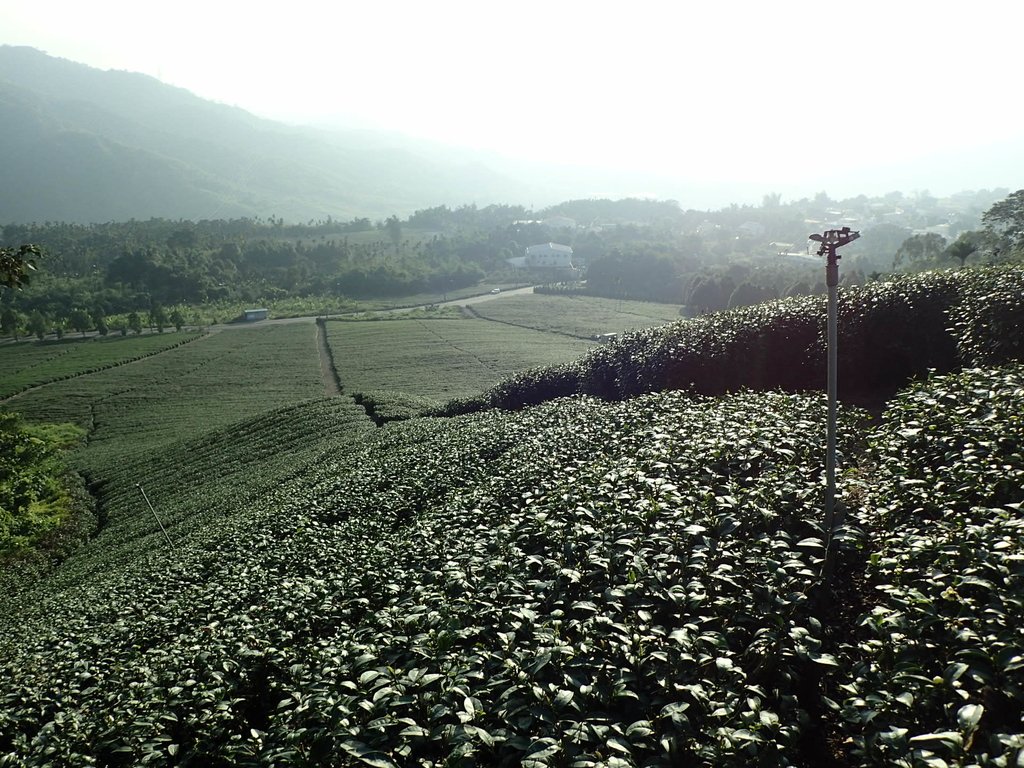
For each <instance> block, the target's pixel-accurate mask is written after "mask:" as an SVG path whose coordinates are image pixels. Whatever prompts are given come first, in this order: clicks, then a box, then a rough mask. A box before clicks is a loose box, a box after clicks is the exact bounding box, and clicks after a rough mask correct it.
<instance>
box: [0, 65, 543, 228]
mask: <svg viewBox="0 0 1024 768" xmlns="http://www.w3.org/2000/svg"><path fill="white" fill-rule="evenodd" d="M0 125H2V126H3V128H2V132H0V168H2V172H3V180H4V181H3V184H2V186H0V223H4V222H12V221H19V222H23V221H75V222H90V221H111V220H126V219H130V218H149V217H152V216H159V217H165V218H186V219H212V218H230V217H235V216H264V217H266V216H272V215H273V216H280V217H284V218H285V219H288V220H292V221H305V220H308V219H310V218H324V217H326V216H328V215H330V216H333V217H334V218H336V219H338V218H340V219H346V218H351V217H355V216H370V217H376V216H386V215H389V214H391V213H394V212H398V213H409V212H412V210H414V209H416V208H422V207H427V206H432V205H440V204H452V205H458V204H463V203H471V202H477V203H480V204H485V203H489V202H498V201H501V202H513V201H519V200H527V199H529V197H530V194H531V190H530V189H529V186H528V185H525V184H522V183H521V182H517V181H515V180H513V179H511V178H508V177H506V176H503V175H502V174H501V173H499V172H497V171H494V170H492V169H490V168H488V167H486V166H485V165H484V164H482V163H481V162H480V161H479V160H477V159H476V158H474V157H473V156H471V155H469V154H468V153H467V154H465V155H462V156H458V155H455V153H454V152H452V151H451V150H448V151H440V150H439V148H435V147H431V146H430V145H428V144H426V143H424V144H422V145H419V146H417V145H415V144H414V143H413V142H411V141H409V140H403V138H402V137H394V138H393V139H390V140H389V139H388V138H387V137H386V136H381V135H377V134H374V133H370V132H367V131H348V132H343V131H322V130H316V129H311V128H295V127H291V126H287V125H284V124H281V123H276V122H273V121H270V120H264V119H261V118H258V117H255V116H253V115H251V114H249V113H248V112H246V111H244V110H242V109H238V108H235V107H228V106H224V105H222V104H216V103H213V102H209V101H205V100H203V99H201V98H199V97H197V96H195V95H193V94H192V93H190V92H188V91H186V90H183V89H181V88H176V87H173V86H169V85H166V84H164V83H161V82H160V81H158V80H156V79H154V78H152V77H149V76H147V75H141V74H136V73H130V72H121V71H102V70H98V69H93V68H91V67H87V66H85V65H83V64H76V63H74V62H71V61H67V60H65V59H58V58H53V57H51V56H47V55H46V54H44V53H41V52H40V51H37V50H35V49H33V48H26V47H13V46H0Z"/></svg>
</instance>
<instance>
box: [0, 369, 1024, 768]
mask: <svg viewBox="0 0 1024 768" xmlns="http://www.w3.org/2000/svg"><path fill="white" fill-rule="evenodd" d="M1022 412H1024V387H1022V373H1021V371H1020V369H1019V368H1012V369H1005V370H1000V371H971V372H966V373H963V374H959V375H956V376H951V377H937V378H935V379H933V380H931V381H929V382H926V383H924V384H922V385H920V386H919V387H917V388H916V389H914V390H911V391H909V392H907V393H906V394H904V395H902V396H901V398H900V399H899V400H897V401H896V404H895V405H894V407H893V409H892V412H891V413H890V415H889V416H888V417H887V418H886V420H885V422H884V423H882V424H881V425H879V426H878V427H876V428H875V429H873V430H872V431H871V432H870V433H869V434H868V435H867V437H866V438H864V437H856V436H855V433H854V427H855V426H856V425H857V424H859V423H860V421H861V420H862V419H863V416H862V414H859V413H857V412H844V413H843V419H842V430H841V438H842V439H841V443H842V447H843V451H844V454H845V455H846V457H847V459H846V462H845V469H846V474H845V475H844V477H843V480H842V484H841V486H842V490H843V497H842V498H843V499H844V501H845V502H846V505H847V506H848V507H849V515H848V520H849V524H848V525H847V526H845V527H844V528H842V529H841V530H840V532H839V534H840V535H839V540H840V541H841V542H842V547H843V550H842V551H843V557H842V559H841V563H840V567H839V569H838V571H837V575H836V582H835V585H834V586H835V589H834V590H833V591H829V590H827V589H826V588H825V587H824V585H823V583H822V580H821V565H822V554H823V541H822V539H823V532H822V530H821V528H820V522H819V521H820V517H821V512H820V508H821V493H822V488H821V476H822V466H821V457H820V444H821V442H822V433H823V416H824V403H823V402H822V400H821V399H820V398H809V397H804V396H798V395H785V394H772V393H768V394H740V395H735V396H730V397H725V398H719V399H713V398H692V397H689V396H686V395H683V394H681V393H664V394H651V395H645V396H641V397H638V398H634V399H631V400H626V401H623V402H605V401H601V400H596V399H590V398H572V399H562V400H558V401H555V402H551V403H547V404H544V405H541V406H538V407H535V408H529V409H525V410H522V411H519V412H516V413H509V412H506V411H498V410H491V411H487V412H483V413H479V414H475V415H470V416H463V417H458V418H449V419H415V420H411V421H405V422H401V423H396V424H391V425H388V426H387V427H385V428H384V429H379V430H376V431H370V430H368V429H367V427H366V425H367V423H368V422H367V420H366V419H365V418H363V417H362V416H361V414H360V413H359V411H358V409H357V408H356V407H355V406H354V405H353V404H352V403H351V402H348V401H346V400H345V399H343V398H339V399H335V400H330V401H313V402H308V403H304V404H299V405H295V406H292V407H290V408H288V409H283V410H281V411H279V412H275V413H274V414H272V415H270V416H268V417H266V420H263V419H255V420H253V421H252V422H251V423H250V424H249V426H248V427H247V428H246V430H247V431H248V434H249V435H250V436H249V437H245V436H242V437H239V436H236V434H235V433H234V432H232V431H230V430H225V431H224V432H223V433H222V434H220V435H219V436H218V437H217V438H216V439H214V438H212V437H211V438H210V439H209V440H208V445H207V447H205V448H204V447H202V446H200V445H191V446H190V445H187V444H183V445H182V446H181V447H180V450H175V452H173V454H172V455H171V457H170V458H171V459H173V460H174V461H175V462H177V464H178V466H177V467H172V466H171V465H169V464H166V463H164V462H163V461H161V460H160V459H159V458H157V457H149V458H145V457H144V458H140V459H139V460H138V461H137V462H135V463H132V464H131V465H130V466H126V467H125V472H124V474H123V475H122V476H119V477H117V478H113V479H111V481H110V483H109V485H108V486H107V487H105V488H103V489H101V491H102V495H101V499H102V500H103V503H104V508H105V509H106V511H107V514H108V515H109V519H108V523H107V525H106V526H105V527H104V529H103V531H102V532H101V534H100V536H99V537H97V539H96V540H95V541H94V542H93V544H92V545H90V546H89V547H87V548H85V549H84V550H82V551H81V552H79V553H78V554H77V555H76V556H74V557H72V558H71V559H70V560H69V561H67V562H66V563H65V564H64V566H63V567H62V568H61V570H60V571H59V572H58V573H57V574H54V576H53V577H51V578H50V579H49V580H48V581H47V582H45V583H43V584H40V585H38V587H36V588H34V589H30V590H27V591H25V592H24V593H22V594H20V595H19V596H18V597H17V599H12V600H11V601H10V602H9V604H8V605H6V606H4V608H3V611H2V613H0V681H2V682H0V702H2V703H0V765H2V766H40V765H103V766H129V765H132V766H134V765H140V764H146V765H182V766H185V765H188V766H200V765H202V766H222V765H223V766H226V765H281V766H284V765H298V766H318V765H325V764H337V765H349V764H351V765H369V766H377V767H378V768H379V767H381V766H384V767H385V768H386V767H387V766H400V765H421V766H439V765H509V766H511V765H527V766H532V767H533V768H538V767H539V766H547V765H551V766H556V765H557V766H569V765H572V766H588V765H595V766H597V765H607V766H634V765H635V766H640V765H644V766H648V765H649V766H654V765H679V764H689V765H709V766H710V765H743V764H749V763H753V764H757V765H780V766H782V765H829V764H835V765H907V766H910V765H932V766H936V767H939V766H942V765H996V766H1000V765H1015V764H1017V761H1018V760H1019V759H1021V754H1022V753H1021V746H1022V743H1024V726H1022V723H1021V718H1020V711H1021V706H1022V703H1024V694H1022V685H1021V683H1022V681H1021V668H1022V664H1021V645H1022V643H1021V634H1020V632H1021V631H1020V627H1021V626H1024V623H1022V619H1024V617H1022V616H1021V615H1020V605H1021V599H1022V594H1021V590H1022V580H1021V576H1022V570H1021V562H1022V561H1024V553H1022V551H1021V542H1022V539H1021V536H1020V522H1019V520H1020V516H1019V504H1020V503H1021V501H1024V499H1022V498H1020V488H1021V485H1022V484H1021V482H1020V481H1021V473H1022V471H1024V461H1022V459H1021V452H1020V451H1021V449H1020V445H1021V442H1020V438H1021V420H1020V416H1019V414H1020V413H1022ZM289 424H291V425H293V426H294V430H293V431H292V432H291V437H288V435H289V429H290V427H289ZM272 445H280V446H282V447H281V449H280V450H272V449H271V447H270V446H272ZM258 446H263V447H264V452H263V453H262V454H259V453H258V452H256V453H253V452H252V451H254V450H255V449H256V448H257V447H258ZM204 451H208V453H206V454H205V455H204ZM217 455H224V456H226V457H233V458H231V463H230V464H229V465H228V467H229V470H230V471H227V472H226V473H225V474H224V476H223V477H222V478H220V479H219V478H218V477H217V475H218V471H219V470H218V468H217V467H215V466H212V465H211V462H212V459H213V457H215V456H217ZM193 456H194V457H195V460H194V461H193ZM231 467H234V469H230V468H231ZM178 473H181V474H180V475H179V474H178ZM179 476H180V477H181V481H180V482H176V479H175V478H176V477H179ZM139 481H141V482H143V484H145V485H146V486H147V487H148V488H151V489H152V491H153V492H152V495H153V496H154V497H155V498H156V499H158V500H159V501H158V502H157V506H158V507H159V508H160V509H161V514H164V515H165V516H166V523H167V527H168V532H169V534H170V536H171V538H172V540H173V546H168V545H167V544H166V542H165V541H164V540H163V539H162V537H161V533H160V530H159V528H158V527H157V524H156V523H155V521H154V520H153V518H152V516H151V515H150V513H149V511H148V510H147V509H146V508H145V507H144V506H143V505H142V504H141V503H140V502H139V500H138V499H137V497H136V496H134V495H133V492H134V493H136V494H137V489H135V488H134V483H135V482H139ZM165 498H169V499H170V500H171V501H170V502H169V506H165V502H164V501H163V499H165Z"/></svg>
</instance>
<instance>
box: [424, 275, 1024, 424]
mask: <svg viewBox="0 0 1024 768" xmlns="http://www.w3.org/2000/svg"><path fill="white" fill-rule="evenodd" d="M1022 297H1024V268H1021V267H1019V266H1003V267H991V268H985V269H967V270H958V271H953V270H947V271H936V272H926V273H921V274H916V275H906V276H901V277H898V278H896V279H893V280H891V281H889V282H884V283H873V284H871V285H867V286H860V287H854V288H848V289H844V290H843V291H841V293H840V306H839V313H840V320H839V394H840V397H841V398H843V399H844V400H848V401H861V402H878V401H881V400H884V399H887V398H888V397H890V396H891V395H892V394H893V393H895V392H896V390H897V389H899V388H900V387H902V386H903V385H904V384H906V383H907V382H908V381H909V380H911V379H913V378H915V377H919V376H922V375H924V374H925V373H927V372H928V371H929V370H935V371H937V372H939V373H946V372H950V371H954V370H958V369H960V368H961V367H963V366H965V365H967V366H983V365H998V364H1002V363H1006V362H1010V361H1014V360H1021V359H1024V354H1022V353H1024V339H1022V337H1021V335H1020V333H1019V330H1020V329H1021V327H1022V325H1024V298H1022ZM825 317H826V304H825V297H824V296H809V297H792V298H788V299H782V300H780V301H773V302H768V303H765V304H759V305H756V306H751V307H743V308H739V309H734V310H730V311H728V312H719V313H715V314H712V315H706V316H704V317H700V318H697V319H694V320H682V321H679V322H677V323H674V324H673V325H670V326H667V327H664V328H656V329H649V330H643V331H638V332H634V333H631V334H627V335H625V336H623V337H622V338H621V339H620V340H619V341H618V342H616V343H613V344H610V345H608V346H603V347H600V348H597V349H594V350H593V351H592V352H591V353H590V354H588V355H586V356H585V357H583V358H582V359H580V360H579V361H576V362H574V363H570V364H566V365H561V366H556V367H552V368H540V369H534V370H529V371H525V372H523V373H521V374H518V375H516V376H513V377H512V378H510V379H507V380H506V381H503V382H501V383H500V384H498V385H496V386H495V387H493V388H492V389H490V390H488V391H487V392H484V393H483V394H482V395H480V396H478V397H475V398H470V399H464V400H454V401H451V402H449V403H447V404H446V405H445V406H444V407H443V408H441V409H439V410H438V411H436V412H435V413H438V414H444V415H451V414H457V413H467V412H472V411H477V410H482V409H485V408H506V409H514V408H521V407H523V406H526V405H533V404H536V403H540V402H543V401H545V400H550V399H552V398H555V397H562V396H566V395H573V394H579V393H584V394H590V395H595V396H598V397H602V398H605V399H608V400H618V399H622V398H626V397H632V396H634V395H638V394H641V393H644V392H657V391H663V390H671V389H685V390H689V391H692V392H694V393H696V394H705V395H720V394H724V393H726V392H734V391H738V390H741V389H754V390H763V389H782V390H786V391H803V390H815V389H823V388H824V381H825V365H826V363H825V360H826V345H825V333H826V331H825Z"/></svg>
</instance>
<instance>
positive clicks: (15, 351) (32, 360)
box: [0, 333, 199, 398]
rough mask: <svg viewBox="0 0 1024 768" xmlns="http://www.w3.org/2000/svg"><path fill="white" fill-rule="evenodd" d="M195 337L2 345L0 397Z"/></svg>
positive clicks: (133, 337)
mask: <svg viewBox="0 0 1024 768" xmlns="http://www.w3.org/2000/svg"><path fill="white" fill-rule="evenodd" d="M197 338H199V336H198V335H197V334H177V333H168V334H160V335H152V334H151V335H146V336H124V337H120V336H112V337H109V338H89V339H62V340H60V341H52V340H51V341H44V342H35V341H22V342H19V343H15V344H4V345H3V346H2V347H0V398H7V397H10V396H12V395H14V394H16V393H18V392H22V391H24V390H26V389H28V388H30V387H37V386H41V385H43V384H49V383H52V382H55V381H61V380H63V379H70V378H74V377H75V376H82V375H85V374H89V373H94V372H96V371H100V370H104V369H107V368H113V367H115V366H118V365H125V364H126V363H131V362H134V361H136V360H140V359H142V358H144V357H148V356H149V355H153V354H156V353H158V352H163V351H165V350H168V349H173V348H174V347H177V346H180V345H182V344H187V343H189V342H191V341H195V340H196V339H197Z"/></svg>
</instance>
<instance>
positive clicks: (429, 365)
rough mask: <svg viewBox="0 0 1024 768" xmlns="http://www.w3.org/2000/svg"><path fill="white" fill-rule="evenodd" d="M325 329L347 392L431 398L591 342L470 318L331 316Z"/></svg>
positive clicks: (562, 357) (566, 355)
mask: <svg viewBox="0 0 1024 768" xmlns="http://www.w3.org/2000/svg"><path fill="white" fill-rule="evenodd" d="M508 300H509V301H511V300H512V299H508ZM503 301H504V300H503ZM492 303H495V304H497V303H500V302H492ZM326 328H327V341H328V343H329V344H330V347H331V351H332V354H333V356H334V364H335V367H336V368H337V371H338V377H339V379H340V380H341V383H342V386H343V387H344V388H345V391H346V392H349V393H358V392H371V391H375V390H391V391H398V392H404V393H407V394H409V395H416V396H420V397H429V398H434V399H437V400H447V399H449V398H452V397H463V396H468V395H474V394H478V393H479V392H481V391H483V390H485V389H487V388H488V387H490V386H492V385H494V384H495V383H497V382H498V381H501V380H502V379H504V378H505V377H507V376H509V375H511V374H512V373H515V372H516V371H521V370H524V369H527V368H532V367H535V366H542V365H552V364H554V363H561V362H565V361H567V360H572V359H574V358H577V357H579V356H581V355H582V354H584V353H585V352H586V351H587V350H588V349H590V348H591V346H593V345H592V344H591V343H590V342H587V341H583V340H579V339H570V338H566V337H564V336H558V335H555V334H550V333H541V332H539V331H534V330H531V329H526V328H514V327H511V326H503V325H500V324H497V323H488V322H484V321H481V320H471V319H462V320H429V321H427V320H405V319H400V320H387V321H381V322H345V321H329V322H328V323H327V324H326Z"/></svg>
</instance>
